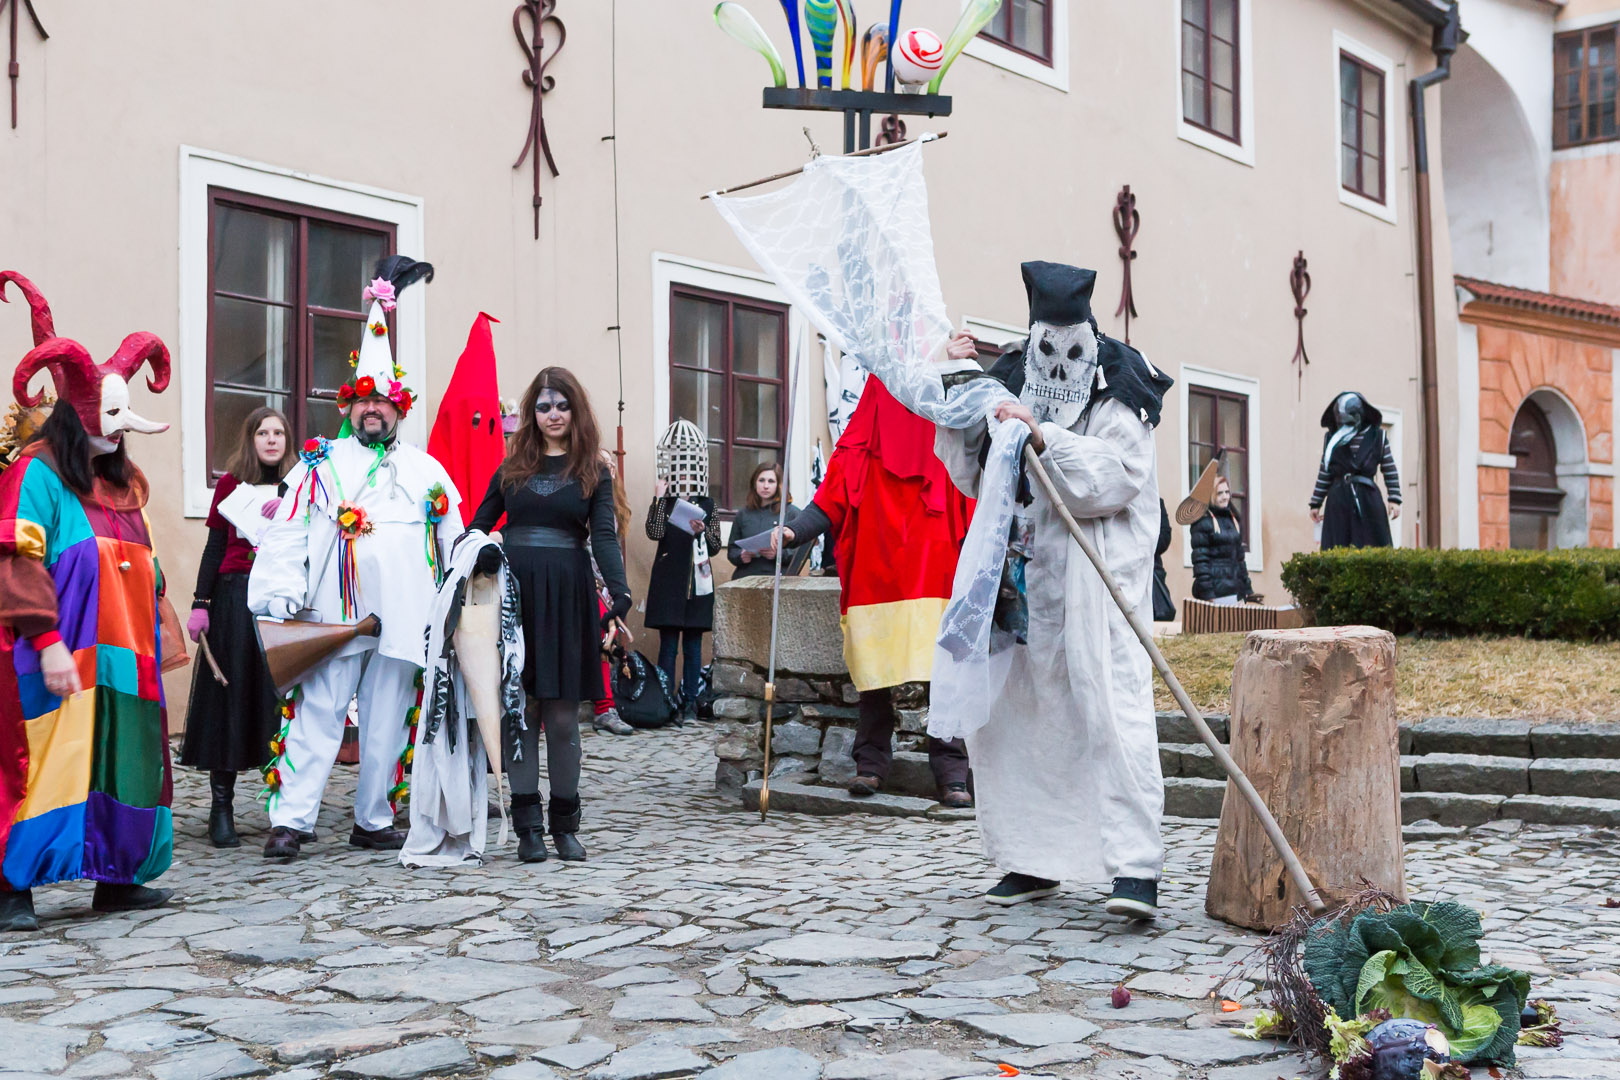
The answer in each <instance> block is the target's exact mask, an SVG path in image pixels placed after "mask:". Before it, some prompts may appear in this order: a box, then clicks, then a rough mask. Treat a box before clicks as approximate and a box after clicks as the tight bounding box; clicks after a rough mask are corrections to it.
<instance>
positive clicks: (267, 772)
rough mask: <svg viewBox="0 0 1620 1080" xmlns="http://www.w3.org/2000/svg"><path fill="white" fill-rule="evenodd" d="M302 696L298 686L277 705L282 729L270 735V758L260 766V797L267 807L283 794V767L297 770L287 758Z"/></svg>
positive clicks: (288, 769)
mask: <svg viewBox="0 0 1620 1080" xmlns="http://www.w3.org/2000/svg"><path fill="white" fill-rule="evenodd" d="M300 696H301V693H300V690H299V688H298V687H296V686H295V687H293V688H292V689H291V690H289V691H288V692H287V696H286V697H284V698H282V699H281V701H280V703H279V704H278V705H277V706H276V711H277V713H278V714H279V715H280V716H281V730H279V731H277V732H276V733H275V734H274V735H272V736H271V737H270V760H269V761H267V762H265V763H264V764H263V765H261V766H259V774H260V775H261V776H263V777H264V790H263V791H261V792H259V798H261V799H263V800H264V801H265V808H266V809H269V808H270V807H272V806H274V805H275V802H276V799H277V798H279V797H280V795H281V767H282V766H283V765H285V766H286V767H287V771H288V772H297V771H298V770H297V769H296V768H295V767H294V766H293V763H292V762H291V761H289V760H287V736H288V734H289V733H290V732H291V731H292V724H293V720H294V719H295V718H296V717H297V715H298V699H299V697H300Z"/></svg>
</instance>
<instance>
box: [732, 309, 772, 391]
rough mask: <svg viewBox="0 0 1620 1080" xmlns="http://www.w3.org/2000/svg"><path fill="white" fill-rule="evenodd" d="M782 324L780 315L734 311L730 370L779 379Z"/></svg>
mask: <svg viewBox="0 0 1620 1080" xmlns="http://www.w3.org/2000/svg"><path fill="white" fill-rule="evenodd" d="M782 322H783V318H782V315H781V314H780V313H779V312H775V311H751V310H749V309H748V308H741V307H739V308H736V309H734V314H733V315H732V324H731V326H732V357H731V368H732V370H733V371H735V372H737V373H738V374H741V375H763V376H765V377H766V378H769V379H780V378H782V377H783V376H782Z"/></svg>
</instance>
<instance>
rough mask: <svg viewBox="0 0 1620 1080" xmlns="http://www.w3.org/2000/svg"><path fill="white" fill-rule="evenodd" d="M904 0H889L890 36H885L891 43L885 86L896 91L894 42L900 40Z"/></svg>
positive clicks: (891, 91)
mask: <svg viewBox="0 0 1620 1080" xmlns="http://www.w3.org/2000/svg"><path fill="white" fill-rule="evenodd" d="M901 2H902V0H889V36H888V37H886V38H884V40H885V41H887V42H888V43H889V73H888V76H887V77H886V78H885V80H884V85H883V88H884V89H885V90H887V91H888V92H889V93H891V94H892V93H894V43H895V42H897V41H899V40H900V4H901Z"/></svg>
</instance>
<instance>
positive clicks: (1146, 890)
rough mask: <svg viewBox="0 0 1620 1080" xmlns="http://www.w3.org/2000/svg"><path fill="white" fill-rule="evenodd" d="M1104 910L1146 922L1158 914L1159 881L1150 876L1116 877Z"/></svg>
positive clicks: (1111, 913)
mask: <svg viewBox="0 0 1620 1080" xmlns="http://www.w3.org/2000/svg"><path fill="white" fill-rule="evenodd" d="M1105 910H1107V912H1108V914H1110V915H1124V916H1125V917H1126V918H1128V919H1135V920H1136V921H1137V922H1146V921H1148V920H1150V919H1152V918H1154V917H1155V916H1156V915H1158V914H1159V883H1158V882H1157V881H1154V880H1152V879H1151V878H1134V877H1117V878H1115V879H1114V891H1113V893H1112V894H1110V895H1109V897H1108V905H1107V907H1106V909H1105Z"/></svg>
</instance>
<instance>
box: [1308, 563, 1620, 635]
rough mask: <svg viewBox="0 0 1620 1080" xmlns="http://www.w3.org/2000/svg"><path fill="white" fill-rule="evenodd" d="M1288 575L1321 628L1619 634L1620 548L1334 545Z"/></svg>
mask: <svg viewBox="0 0 1620 1080" xmlns="http://www.w3.org/2000/svg"><path fill="white" fill-rule="evenodd" d="M1282 579H1283V584H1284V585H1285V586H1286V587H1287V588H1288V591H1289V592H1291V593H1293V595H1294V599H1295V600H1296V601H1298V602H1299V604H1300V605H1301V606H1302V607H1305V608H1308V609H1310V610H1311V611H1313V612H1314V613H1315V616H1316V622H1317V623H1318V624H1319V625H1322V626H1342V625H1347V624H1352V623H1357V624H1364V625H1368V626H1377V627H1382V628H1383V629H1386V630H1391V631H1394V632H1395V633H1397V634H1404V633H1410V632H1414V631H1417V632H1425V631H1426V632H1430V633H1442V634H1456V635H1465V634H1517V635H1524V636H1527V637H1541V638H1565V639H1569V640H1577V641H1588V640H1594V639H1596V640H1612V639H1615V638H1620V551H1614V550H1608V549H1600V548H1577V549H1573V550H1569V551H1428V550H1422V549H1418V550H1412V549H1396V548H1336V549H1334V550H1332V551H1322V552H1314V551H1313V552H1301V553H1300V554H1297V555H1295V556H1293V557H1292V558H1290V559H1289V560H1288V562H1287V563H1285V564H1284V566H1283V572H1282Z"/></svg>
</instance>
